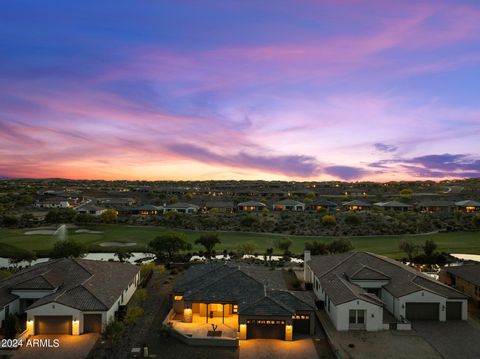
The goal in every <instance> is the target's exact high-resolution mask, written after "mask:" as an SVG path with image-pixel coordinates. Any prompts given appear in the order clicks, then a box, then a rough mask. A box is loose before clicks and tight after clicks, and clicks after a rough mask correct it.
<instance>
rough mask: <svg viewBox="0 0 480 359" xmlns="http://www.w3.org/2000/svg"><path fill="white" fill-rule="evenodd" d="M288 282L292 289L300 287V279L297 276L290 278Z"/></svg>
mask: <svg viewBox="0 0 480 359" xmlns="http://www.w3.org/2000/svg"><path fill="white" fill-rule="evenodd" d="M289 283H290V286H291V287H292V288H293V289H294V290H298V289H300V288H301V287H302V281H301V280H300V279H298V278H297V277H295V278H292V279H290V281H289Z"/></svg>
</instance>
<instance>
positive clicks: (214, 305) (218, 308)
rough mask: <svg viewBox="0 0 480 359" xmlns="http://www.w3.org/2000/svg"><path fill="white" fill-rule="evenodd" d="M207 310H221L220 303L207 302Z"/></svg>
mask: <svg viewBox="0 0 480 359" xmlns="http://www.w3.org/2000/svg"><path fill="white" fill-rule="evenodd" d="M208 310H211V311H212V312H221V311H222V310H223V308H222V305H221V304H209V305H208Z"/></svg>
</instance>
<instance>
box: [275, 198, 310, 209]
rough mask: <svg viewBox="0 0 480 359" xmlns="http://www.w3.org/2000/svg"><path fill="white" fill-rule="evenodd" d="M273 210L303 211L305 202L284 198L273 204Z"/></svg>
mask: <svg viewBox="0 0 480 359" xmlns="http://www.w3.org/2000/svg"><path fill="white" fill-rule="evenodd" d="M272 207H273V210H274V211H304V210H305V203H302V202H299V201H295V200H293V199H284V200H281V201H278V202H275V203H274V204H273V206H272Z"/></svg>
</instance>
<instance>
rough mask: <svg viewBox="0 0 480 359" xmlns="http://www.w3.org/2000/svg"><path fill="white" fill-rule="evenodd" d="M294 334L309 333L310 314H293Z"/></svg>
mask: <svg viewBox="0 0 480 359" xmlns="http://www.w3.org/2000/svg"><path fill="white" fill-rule="evenodd" d="M293 333H294V334H310V315H308V314H306V315H305V314H303V315H295V316H294V317H293Z"/></svg>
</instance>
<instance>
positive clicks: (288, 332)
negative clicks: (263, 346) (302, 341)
mask: <svg viewBox="0 0 480 359" xmlns="http://www.w3.org/2000/svg"><path fill="white" fill-rule="evenodd" d="M292 339H293V326H292V325H291V324H287V325H285V340H288V341H291V340H292Z"/></svg>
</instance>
